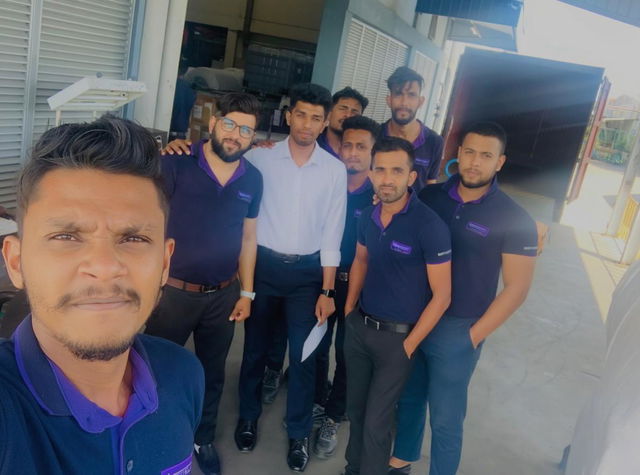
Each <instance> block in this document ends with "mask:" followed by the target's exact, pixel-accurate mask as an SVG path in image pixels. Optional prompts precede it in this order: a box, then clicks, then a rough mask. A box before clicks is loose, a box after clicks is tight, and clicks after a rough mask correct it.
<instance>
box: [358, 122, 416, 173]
mask: <svg viewBox="0 0 640 475" xmlns="http://www.w3.org/2000/svg"><path fill="white" fill-rule="evenodd" d="M345 122H346V121H345ZM400 151H402V152H405V153H406V154H407V156H408V157H409V168H411V170H413V166H414V164H415V161H416V155H415V152H414V150H413V144H412V143H411V142H409V141H408V140H405V139H401V138H400V137H382V138H381V139H379V140H376V143H375V145H374V146H373V150H372V152H371V155H373V160H371V168H373V163H374V161H375V157H376V154H378V153H380V152H400Z"/></svg>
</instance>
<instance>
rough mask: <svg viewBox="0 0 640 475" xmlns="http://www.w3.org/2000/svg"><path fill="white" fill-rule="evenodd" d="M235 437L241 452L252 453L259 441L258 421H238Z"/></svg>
mask: <svg viewBox="0 0 640 475" xmlns="http://www.w3.org/2000/svg"><path fill="white" fill-rule="evenodd" d="M233 437H234V439H235V440H236V446H237V447H238V450H239V451H240V452H251V451H252V450H253V449H254V448H255V446H256V442H257V441H258V423H257V421H247V420H244V419H240V420H238V425H237V426H236V431H235V433H234V435H233Z"/></svg>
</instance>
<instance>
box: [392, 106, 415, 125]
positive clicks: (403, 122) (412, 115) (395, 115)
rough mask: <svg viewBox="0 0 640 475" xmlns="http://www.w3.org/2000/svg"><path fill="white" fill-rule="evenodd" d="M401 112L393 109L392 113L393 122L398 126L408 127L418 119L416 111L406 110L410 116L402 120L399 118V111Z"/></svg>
mask: <svg viewBox="0 0 640 475" xmlns="http://www.w3.org/2000/svg"><path fill="white" fill-rule="evenodd" d="M399 110H400V109H393V110H392V111H391V117H392V118H393V121H394V122H395V123H396V124H398V125H407V124H409V123H410V122H412V121H413V119H415V118H416V111H412V110H408V109H404V110H407V111H408V112H409V116H408V117H407V118H404V119H401V118H399V117H398V111H399Z"/></svg>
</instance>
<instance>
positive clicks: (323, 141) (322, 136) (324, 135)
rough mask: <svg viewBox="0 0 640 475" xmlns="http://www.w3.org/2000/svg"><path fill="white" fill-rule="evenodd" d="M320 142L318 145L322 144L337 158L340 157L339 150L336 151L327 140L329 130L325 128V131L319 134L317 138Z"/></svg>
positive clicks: (321, 145) (323, 147) (322, 146)
mask: <svg viewBox="0 0 640 475" xmlns="http://www.w3.org/2000/svg"><path fill="white" fill-rule="evenodd" d="M316 141H317V142H318V145H320V147H321V148H322V149H324V150H325V151H327V152H329V153H330V154H331V155H333V156H334V157H336V158H338V159H339V158H340V154H338V152H336V151H335V150H334V149H333V148H332V147H331V145H329V140H327V131H326V129H325V131H324V132H322V133H321V134H320V135H319V136H318V139H317V140H316Z"/></svg>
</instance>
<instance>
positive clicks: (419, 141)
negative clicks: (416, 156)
mask: <svg viewBox="0 0 640 475" xmlns="http://www.w3.org/2000/svg"><path fill="white" fill-rule="evenodd" d="M390 123H391V119H389V120H388V121H387V122H386V123H385V125H384V127H383V129H382V130H383V132H384V135H385V137H389V124H390ZM418 123H419V124H420V133H419V134H418V136H417V137H416V139H415V140H414V141H413V143H412V144H411V145H413V148H414V149H417V148H418V147H422V146H423V145H424V143H425V142H426V141H427V131H426V127H425V125H424V124H423V123H422V121H420V119H418Z"/></svg>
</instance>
